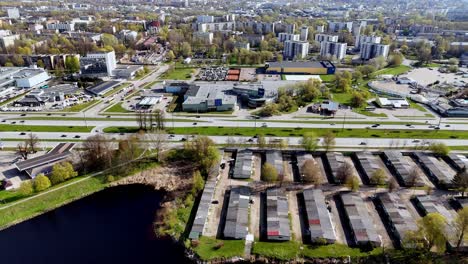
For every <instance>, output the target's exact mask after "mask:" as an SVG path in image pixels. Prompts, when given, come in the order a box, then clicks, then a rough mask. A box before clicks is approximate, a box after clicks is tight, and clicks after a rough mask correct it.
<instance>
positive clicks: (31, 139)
mask: <svg viewBox="0 0 468 264" xmlns="http://www.w3.org/2000/svg"><path fill="white" fill-rule="evenodd" d="M24 144H25V145H26V147H27V148H28V150H29V152H31V153H36V151H37V148H38V147H39V144H40V143H39V138H38V137H37V135H36V134H33V133H29V134H28V137H27V138H26V139H25V140H24Z"/></svg>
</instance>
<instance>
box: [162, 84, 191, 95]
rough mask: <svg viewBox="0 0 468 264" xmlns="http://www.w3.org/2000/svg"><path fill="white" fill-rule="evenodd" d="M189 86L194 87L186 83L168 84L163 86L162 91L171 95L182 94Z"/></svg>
mask: <svg viewBox="0 0 468 264" xmlns="http://www.w3.org/2000/svg"><path fill="white" fill-rule="evenodd" d="M191 86H196V85H195V84H190V83H186V82H170V83H165V84H164V91H165V92H166V93H172V94H184V93H185V92H186V91H187V90H188V89H189V88H190V87H191Z"/></svg>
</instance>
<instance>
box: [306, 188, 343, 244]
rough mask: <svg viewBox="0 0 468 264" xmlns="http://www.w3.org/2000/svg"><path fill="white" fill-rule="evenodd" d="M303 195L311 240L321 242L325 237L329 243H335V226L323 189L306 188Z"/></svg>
mask: <svg viewBox="0 0 468 264" xmlns="http://www.w3.org/2000/svg"><path fill="white" fill-rule="evenodd" d="M303 195H304V202H305V209H306V218H307V224H308V230H309V233H310V241H311V242H320V240H323V239H325V241H326V242H327V243H331V244H332V243H335V242H336V234H335V228H334V226H333V223H332V220H331V216H330V212H329V211H328V208H327V204H326V203H325V196H324V194H323V192H322V190H320V189H308V190H304V192H303Z"/></svg>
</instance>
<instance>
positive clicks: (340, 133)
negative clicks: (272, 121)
mask: <svg viewBox="0 0 468 264" xmlns="http://www.w3.org/2000/svg"><path fill="white" fill-rule="evenodd" d="M137 131H138V128H137V127H107V128H105V129H104V132H105V133H121V132H123V133H135V132H137ZM328 131H331V132H333V133H335V135H336V136H337V137H349V138H420V139H444V138H445V139H468V131H464V130H458V131H449V130H417V129H411V130H410V129H351V128H347V129H344V130H341V129H339V128H335V129H333V128H301V127H297V128H276V127H275V128H273V127H261V128H260V127H259V128H256V129H255V128H253V127H236V128H233V127H202V126H200V127H176V128H169V129H167V133H170V134H179V135H210V136H254V135H258V134H263V135H265V136H272V137H301V136H303V135H304V133H307V132H314V133H315V134H316V135H317V136H319V137H322V136H324V135H325V134H326V133H327V132H328Z"/></svg>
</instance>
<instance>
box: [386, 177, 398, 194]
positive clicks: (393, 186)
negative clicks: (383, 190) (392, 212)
mask: <svg viewBox="0 0 468 264" xmlns="http://www.w3.org/2000/svg"><path fill="white" fill-rule="evenodd" d="M396 188H398V182H397V181H396V180H395V178H393V177H392V178H390V181H389V182H388V192H390V193H391V192H393V191H394V190H396Z"/></svg>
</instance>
